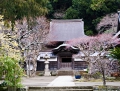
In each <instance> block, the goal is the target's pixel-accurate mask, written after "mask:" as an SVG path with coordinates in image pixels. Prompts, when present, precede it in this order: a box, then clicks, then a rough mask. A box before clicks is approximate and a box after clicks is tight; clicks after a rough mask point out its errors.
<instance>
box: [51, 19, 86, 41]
mask: <svg viewBox="0 0 120 91" xmlns="http://www.w3.org/2000/svg"><path fill="white" fill-rule="evenodd" d="M83 36H85V34H84V22H83V21H82V20H81V19H71V20H52V21H51V22H50V32H49V41H69V40H71V39H74V38H79V37H83Z"/></svg>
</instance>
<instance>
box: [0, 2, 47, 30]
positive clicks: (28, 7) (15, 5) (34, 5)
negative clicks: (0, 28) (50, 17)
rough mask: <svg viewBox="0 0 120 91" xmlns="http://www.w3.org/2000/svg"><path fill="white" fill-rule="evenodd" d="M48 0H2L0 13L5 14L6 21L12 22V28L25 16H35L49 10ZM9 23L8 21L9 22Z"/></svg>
mask: <svg viewBox="0 0 120 91" xmlns="http://www.w3.org/2000/svg"><path fill="white" fill-rule="evenodd" d="M47 3H48V0H2V1H1V3H0V13H1V15H3V16H4V20H5V22H9V21H10V22H11V27H12V30H13V28H14V26H15V21H16V20H21V19H23V18H24V17H27V19H28V20H29V18H31V17H32V18H35V17H36V16H40V15H43V14H45V13H46V12H47V8H46V6H47V5H46V4H47ZM7 24H8V23H7Z"/></svg>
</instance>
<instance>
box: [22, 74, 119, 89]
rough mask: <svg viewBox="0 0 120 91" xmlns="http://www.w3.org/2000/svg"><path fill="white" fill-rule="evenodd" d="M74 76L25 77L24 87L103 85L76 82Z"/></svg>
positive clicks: (110, 83) (23, 80) (117, 84)
mask: <svg viewBox="0 0 120 91" xmlns="http://www.w3.org/2000/svg"><path fill="white" fill-rule="evenodd" d="M74 80H75V79H74V77H72V76H48V77H47V76H36V77H31V78H26V77H24V78H23V79H22V84H23V85H24V86H36V87H37V86H39V87H53V86H95V85H102V84H103V83H102V82H78V81H74ZM107 85H112V86H120V82H107Z"/></svg>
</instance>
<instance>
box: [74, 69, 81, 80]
mask: <svg viewBox="0 0 120 91" xmlns="http://www.w3.org/2000/svg"><path fill="white" fill-rule="evenodd" d="M80 78H81V75H80V72H79V71H76V72H75V79H80Z"/></svg>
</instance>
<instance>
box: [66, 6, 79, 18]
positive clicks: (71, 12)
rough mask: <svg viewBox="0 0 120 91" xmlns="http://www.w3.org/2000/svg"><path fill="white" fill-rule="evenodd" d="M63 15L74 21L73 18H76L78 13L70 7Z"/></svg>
mask: <svg viewBox="0 0 120 91" xmlns="http://www.w3.org/2000/svg"><path fill="white" fill-rule="evenodd" d="M65 14H66V16H65V18H69V19H75V18H78V14H79V12H78V11H77V10H75V9H73V8H72V7H70V8H68V9H67V10H66V13H65Z"/></svg>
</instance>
